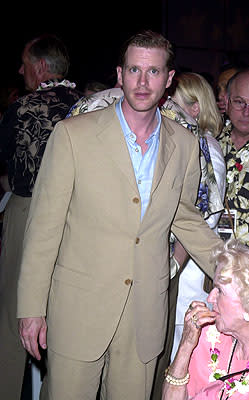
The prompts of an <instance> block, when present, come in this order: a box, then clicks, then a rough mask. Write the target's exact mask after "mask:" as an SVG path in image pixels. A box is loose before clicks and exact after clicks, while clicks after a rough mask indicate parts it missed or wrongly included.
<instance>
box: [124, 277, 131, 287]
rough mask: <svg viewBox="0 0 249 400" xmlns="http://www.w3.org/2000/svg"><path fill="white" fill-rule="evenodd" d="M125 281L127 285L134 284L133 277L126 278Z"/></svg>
mask: <svg viewBox="0 0 249 400" xmlns="http://www.w3.org/2000/svg"><path fill="white" fill-rule="evenodd" d="M124 283H125V284H126V285H127V286H129V285H131V284H132V280H131V279H126V280H125V281H124Z"/></svg>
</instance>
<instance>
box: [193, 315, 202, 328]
mask: <svg viewBox="0 0 249 400" xmlns="http://www.w3.org/2000/svg"><path fill="white" fill-rule="evenodd" d="M191 321H192V324H193V325H194V326H195V327H196V329H200V326H199V325H198V324H197V321H198V318H197V316H196V315H195V314H194V315H193V317H192V318H191Z"/></svg>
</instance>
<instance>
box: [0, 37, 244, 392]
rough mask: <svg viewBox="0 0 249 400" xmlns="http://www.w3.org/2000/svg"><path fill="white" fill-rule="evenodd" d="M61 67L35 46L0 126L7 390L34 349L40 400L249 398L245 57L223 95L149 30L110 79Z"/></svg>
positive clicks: (223, 85)
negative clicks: (76, 75) (81, 79)
mask: <svg viewBox="0 0 249 400" xmlns="http://www.w3.org/2000/svg"><path fill="white" fill-rule="evenodd" d="M69 66H70V60H69V57H68V52H67V49H66V47H65V45H64V43H63V42H62V41H61V40H60V39H59V38H58V37H56V36H54V35H50V34H44V35H41V36H40V37H36V38H34V39H32V40H31V41H29V42H28V43H26V44H25V46H24V50H23V54H22V65H21V67H20V70H19V73H20V74H21V75H22V76H23V79H24V83H25V88H26V91H27V93H26V94H25V95H20V96H17V98H16V99H14V101H11V102H10V104H8V107H7V108H6V109H5V110H4V112H3V116H2V120H1V122H0V162H1V163H2V165H3V166H4V168H3V171H4V173H2V176H1V179H0V182H1V184H2V187H3V189H2V190H5V191H8V192H9V193H10V197H9V200H8V202H7V205H6V207H5V210H4V214H3V228H2V247H1V255H0V338H1V351H0V372H1V373H0V397H1V398H3V399H8V400H20V399H21V396H22V386H23V378H24V373H25V367H26V363H27V359H28V360H29V359H30V358H31V359H33V360H38V362H39V361H40V360H43V361H45V364H46V371H45V375H44V376H43V377H42V387H41V392H40V399H41V400H69V399H72V400H95V399H96V398H98V397H99V396H100V398H101V399H102V400H104V399H106V400H110V399H113V400H121V399H123V400H126V399H127V400H128V399H129V400H131V399H134V400H135V399H136V400H139V399H141V400H173V399H177V400H181V399H182V400H190V399H193V400H195V399H196V400H198V399H199V400H200V399H203V400H204V399H216V398H217V399H219V400H227V399H228V398H230V397H231V396H233V397H232V398H233V399H242V400H243V399H244V400H248V399H249V337H248V336H249V305H248V304H249V303H248V298H249V289H248V284H249V249H248V245H249V230H248V227H249V147H248V146H249V67H248V68H243V69H240V68H238V67H236V66H231V67H230V68H227V69H226V70H224V71H222V73H221V74H220V76H219V80H218V94H217V96H216V91H215V88H213V87H212V86H211V84H210V83H209V82H208V81H207V80H206V78H205V77H204V76H203V75H202V74H200V73H197V72H183V71H176V70H175V64H174V53H173V49H172V46H171V44H170V42H169V41H168V40H167V39H166V38H165V37H164V36H163V35H161V34H159V33H157V32H153V31H149V30H145V31H141V32H138V33H137V34H135V35H133V36H132V37H130V38H128V39H127V41H126V42H125V43H124V45H123V47H122V49H121V52H120V59H119V61H118V65H117V83H116V85H115V87H113V88H112V87H111V88H109V87H107V86H106V85H104V84H102V83H101V82H97V81H96V82H95V81H93V82H89V84H88V85H86V87H85V88H84V91H82V92H81V91H80V90H78V88H77V86H76V84H75V83H74V82H71V81H69V80H68V79H67V75H68V71H69ZM5 185H6V186H5ZM6 187H7V189H6ZM4 188H5V189H4ZM108 188H109V189H108Z"/></svg>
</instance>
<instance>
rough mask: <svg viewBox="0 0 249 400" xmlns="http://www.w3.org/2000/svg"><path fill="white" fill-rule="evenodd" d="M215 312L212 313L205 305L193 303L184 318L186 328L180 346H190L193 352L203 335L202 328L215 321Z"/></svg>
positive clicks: (198, 302) (197, 302) (199, 302)
mask: <svg viewBox="0 0 249 400" xmlns="http://www.w3.org/2000/svg"><path fill="white" fill-rule="evenodd" d="M215 316H216V314H215V312H213V311H211V310H210V309H209V308H208V307H207V306H206V304H205V303H203V302H201V301H192V303H191V304H190V306H189V308H188V310H187V312H186V314H185V318H184V327H183V333H182V338H181V342H180V346H181V345H184V346H188V347H189V349H190V350H193V349H194V348H195V347H196V346H197V344H198V340H199V337H200V334H201V328H202V327H203V326H205V325H207V324H212V323H213V322H214V321H215Z"/></svg>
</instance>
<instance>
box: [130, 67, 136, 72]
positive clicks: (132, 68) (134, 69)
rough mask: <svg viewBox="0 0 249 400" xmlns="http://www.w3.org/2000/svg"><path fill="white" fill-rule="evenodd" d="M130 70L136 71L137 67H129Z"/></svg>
mask: <svg viewBox="0 0 249 400" xmlns="http://www.w3.org/2000/svg"><path fill="white" fill-rule="evenodd" d="M130 71H131V72H137V71H138V69H137V67H131V69H130Z"/></svg>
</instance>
